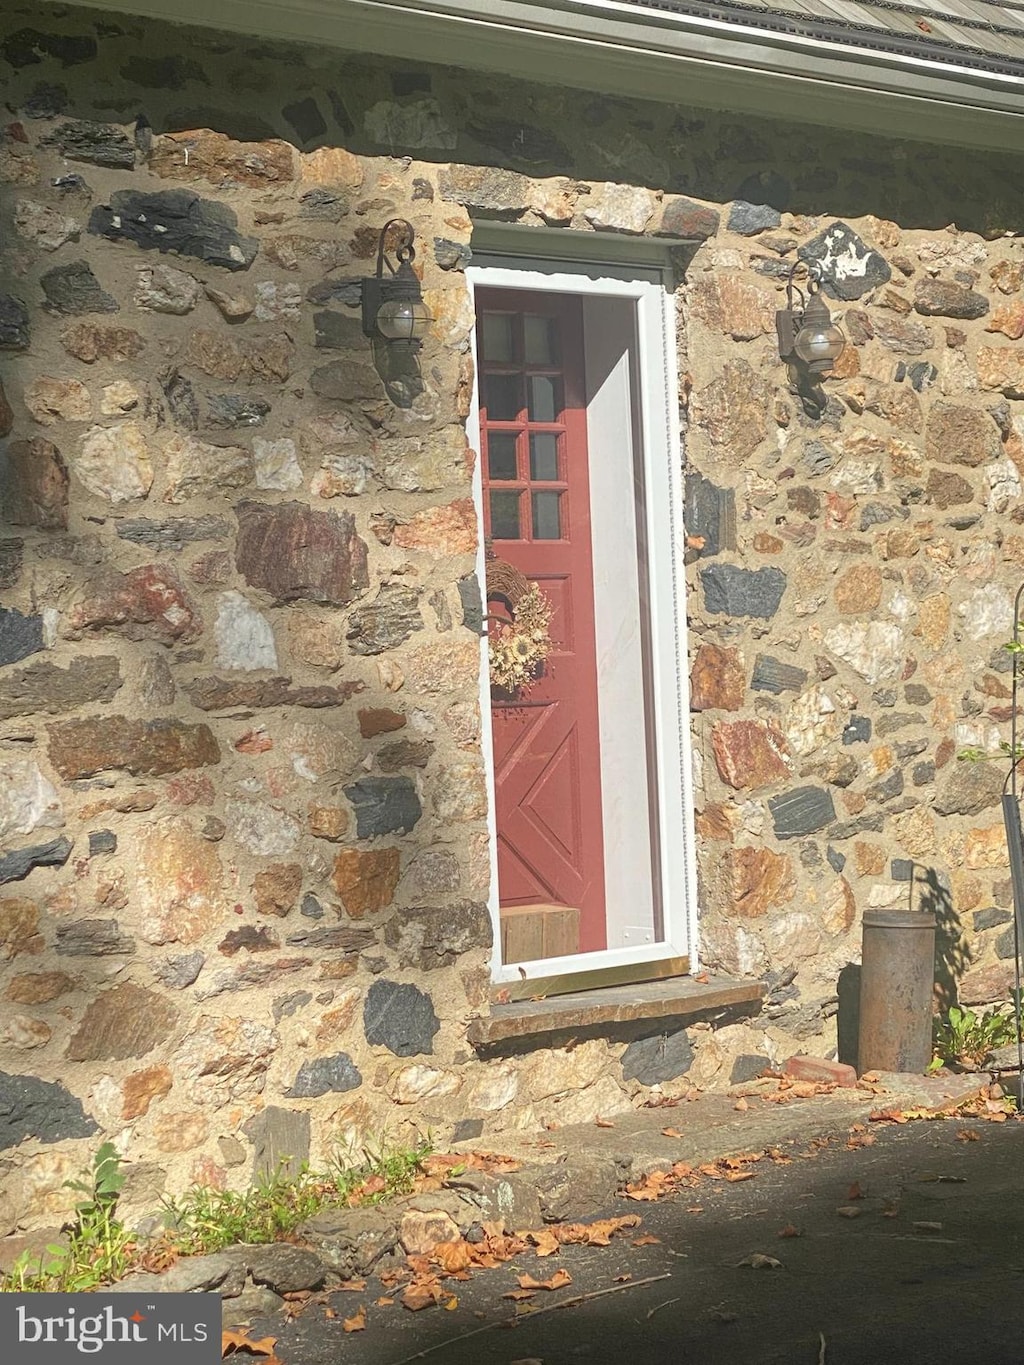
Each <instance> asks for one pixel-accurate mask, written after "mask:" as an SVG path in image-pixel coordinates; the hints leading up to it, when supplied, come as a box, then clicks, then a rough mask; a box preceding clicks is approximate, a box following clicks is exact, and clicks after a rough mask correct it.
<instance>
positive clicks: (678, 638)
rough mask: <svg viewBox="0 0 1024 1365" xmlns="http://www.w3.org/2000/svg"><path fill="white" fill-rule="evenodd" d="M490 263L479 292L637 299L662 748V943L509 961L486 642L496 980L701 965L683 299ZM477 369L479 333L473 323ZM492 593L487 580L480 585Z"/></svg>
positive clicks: (595, 271) (506, 261)
mask: <svg viewBox="0 0 1024 1365" xmlns="http://www.w3.org/2000/svg"><path fill="white" fill-rule="evenodd" d="M474 259H475V260H477V261H480V262H482V263H480V264H476V265H471V266H469V267H468V269H467V271H466V275H467V280H468V283H469V288H470V291H471V294H472V295H473V296H474V297H475V290H476V289H478V288H488V289H526V290H543V291H549V292H554V293H564V294H581V295H604V296H606V297H616V298H620V299H628V300H632V301H633V302H634V304H635V308H636V324H637V345H638V352H639V354H638V360H639V364H638V367H637V368H638V382H639V390H640V391H639V394H638V401H639V407H640V416H641V423H642V432H643V440H642V446H643V449H642V452H641V453H642V459H643V462H644V487H645V500H646V507H645V515H646V521H647V541H648V557H647V581H648V586H649V591H650V598H651V611H650V646H651V660H650V674H651V676H650V682H651V695H652V703H653V706H652V709H653V716H652V722H653V727H654V744H653V752H654V754H655V755H656V758H657V773H656V777H655V782H656V791H657V808H658V824H659V829H658V845H659V850H660V868H659V871H660V881H661V887H660V890H661V905H662V915H663V921H664V923H663V933H664V939H663V941H662V942H659V943H654V944H640V945H637V946H636V947H628V948H606V949H603V950H601V951H598V952H590V953H578V954H573V955H571V956H565V957H557V958H543V959H538V960H537V961H534V962H517V963H513V964H510V965H508V966H505V965H503V964H502V962H501V929H500V917H499V906H498V851H497V838H496V824H495V802H494V754H493V748H492V743H491V727H490V703H491V697H490V684H489V680H488V665H487V640H486V637H483V638H482V639H481V648H480V710H481V717H482V723H481V741H482V749H483V756H484V764H485V767H486V771H487V781H488V786H489V789H490V796H491V800H490V805H489V811H488V826H489V834H490V855H491V890H490V898H489V909H490V914H491V920H492V924H493V927H494V947H493V949H492V954H491V972H492V980H494V981H495V982H496V983H501V982H506V981H516V982H518V981H520V980H521V979H522V978H523V976H524V974H525V976H526V978H528V979H529V978H538V977H552V976H558V975H561V974H564V973H578V972H581V971H586V972H588V973H589V972H591V971H596V970H600V969H603V968H614V967H628V966H630V965H634V964H635V965H642V964H646V963H656V962H660V961H663V960H665V959H669V958H680V957H685V956H687V955H688V956H689V960H690V970H691V971H696V970H697V936H696V928H697V878H696V861H695V857H694V838H695V836H694V816H693V780H692V773H693V760H692V749H691V740H690V727H689V678H688V664H687V650H686V603H685V577H684V570H683V546H684V531H683V516H682V509H683V494H682V457H681V451H680V443H679V430H678V407H677V399H676V390H677V357H676V344H675V326H674V315H673V308H674V301H673V296H672V294H671V292H670V291H669V289H668V288H667V280H666V278H665V272H663V271H661V270H657V269H652V268H649V267H639V266H638V267H635V268H634V267H626V268H622V267H618V266H605V265H586V266H581V267H579V268H578V269H573V268H572V267H571V266H570V265H568V264H567V263H566V262H564V261H559V262H557V263H550V264H548V263H546V262H543V261H539V260H537V259H535V258H529V257H524V258H515V257H507V256H486V257H484V256H482V255H475V257H474ZM472 345H473V361H474V366H475V367H476V373H477V374H479V365H478V361H477V354H476V333H475V329H474V332H473V339H472ZM478 396H479V386H478V385H477V384H474V388H473V401H472V407H471V409H470V413H469V419H468V423H467V430H468V435H469V440H470V444H471V445H472V446H473V447H474V449H475V450H476V451H477V452H479V450H480V410H479V403H478ZM480 464H481V462H480V459H479V458H478V459H477V461H476V466H475V471H474V479H473V499H474V503H475V505H476V511H477V517H478V524H479V525H480V526H483V524H484V523H483V479H482V471H481V467H480ZM477 576H478V578H479V580H480V583H481V585H483V584H484V583H485V577H486V569H485V560H484V546H483V539H482V537H481V543H480V546H479V549H478V552H477ZM482 592H483V593H484V596H485V598H486V588H484V587H483V586H482Z"/></svg>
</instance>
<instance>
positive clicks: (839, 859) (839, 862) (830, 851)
mask: <svg viewBox="0 0 1024 1365" xmlns="http://www.w3.org/2000/svg"><path fill="white" fill-rule="evenodd" d="M825 857H826V858H827V859H828V865H829V867H830V868H831V869H832V871H833V872H835V873H836V874H837V875H838V874H839V873H840V872H842V870H843V868H844V867H845V866H846V854H845V853H840V852H839V850H838V849H837V848H833V847H832V845H831V844H829V846H828V848H827V849H826V850H825Z"/></svg>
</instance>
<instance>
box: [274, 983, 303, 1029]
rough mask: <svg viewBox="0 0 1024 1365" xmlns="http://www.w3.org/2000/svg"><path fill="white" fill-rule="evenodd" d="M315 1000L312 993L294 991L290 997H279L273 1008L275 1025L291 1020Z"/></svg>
mask: <svg viewBox="0 0 1024 1365" xmlns="http://www.w3.org/2000/svg"><path fill="white" fill-rule="evenodd" d="M312 999H313V995H312V992H310V991H292V992H291V994H289V995H279V996H278V997H277V999H276V1000H275V1001H274V1003H273V1005H272V1006H271V1011H272V1013H273V1016H274V1023H275V1024H279V1023H280V1022H281V1020H282V1019H290V1018H291V1016H292V1015H293V1014H295V1013H296V1012H297V1011H298V1010H300V1009H303V1008H304V1007H305V1006H306V1005H308V1004H309V1003H310V1001H311V1000H312Z"/></svg>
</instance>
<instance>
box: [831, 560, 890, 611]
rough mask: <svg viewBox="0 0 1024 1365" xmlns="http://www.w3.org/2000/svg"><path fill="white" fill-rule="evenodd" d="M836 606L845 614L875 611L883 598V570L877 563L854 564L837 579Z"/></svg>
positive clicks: (834, 594)
mask: <svg viewBox="0 0 1024 1365" xmlns="http://www.w3.org/2000/svg"><path fill="white" fill-rule="evenodd" d="M833 596H834V598H835V603H836V607H837V608H838V610H839V611H841V612H842V613H843V615H844V616H851V615H852V616H860V615H863V614H864V613H865V612H869V611H874V609H875V608H876V607H877V606H878V604H879V602H881V600H882V571H881V569H879V568H878V566H877V565H876V564H853V565H851V567H850V568H849V569H847V570H846V572H845V573H843V574H840V576H839V578H838V579H837V580H836V586H835V591H834V593H833Z"/></svg>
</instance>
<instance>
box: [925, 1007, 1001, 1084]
mask: <svg viewBox="0 0 1024 1365" xmlns="http://www.w3.org/2000/svg"><path fill="white" fill-rule="evenodd" d="M1016 1041H1017V1024H1016V1019H1015V1018H1014V1014H1013V1006H1012V1005H1009V1006H1008V1005H997V1006H996V1007H995V1008H994V1009H990V1010H985V1011H983V1012H982V1013H981V1014H976V1013H975V1012H974V1010H971V1009H967V1008H963V1007H961V1006H959V1005H951V1006H950V1008H949V1010H948V1011H947V1012H946V1014H945V1015H944V1016H943V1017H942V1018H939V1019H936V1021H935V1059H936V1062H938V1063H939V1064H940V1065H942V1064H946V1065H955V1066H961V1067H964V1068H966V1069H967V1070H971V1071H976V1070H977V1069H978V1068H979V1067H981V1066H983V1065H984V1063H985V1061H986V1059H987V1058H988V1057H989V1055H990V1054H991V1053H992V1052H993V1051H994V1049H995V1048H997V1047H1003V1046H1004V1045H1005V1044H1006V1043H1015V1042H1016ZM934 1065H935V1063H933V1066H934Z"/></svg>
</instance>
